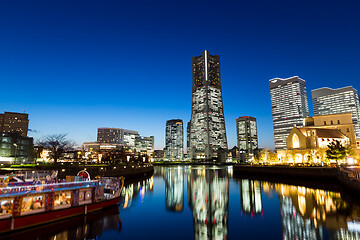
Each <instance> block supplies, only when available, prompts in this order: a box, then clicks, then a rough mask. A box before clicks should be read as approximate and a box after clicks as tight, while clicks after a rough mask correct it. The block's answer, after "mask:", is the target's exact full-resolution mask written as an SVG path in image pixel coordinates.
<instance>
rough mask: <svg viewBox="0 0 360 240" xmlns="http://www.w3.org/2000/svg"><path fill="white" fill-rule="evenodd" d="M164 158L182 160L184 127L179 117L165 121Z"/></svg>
mask: <svg viewBox="0 0 360 240" xmlns="http://www.w3.org/2000/svg"><path fill="white" fill-rule="evenodd" d="M165 132H166V133H165V159H167V160H182V158H183V154H184V128H183V121H182V120H181V119H172V120H168V121H166V130H165Z"/></svg>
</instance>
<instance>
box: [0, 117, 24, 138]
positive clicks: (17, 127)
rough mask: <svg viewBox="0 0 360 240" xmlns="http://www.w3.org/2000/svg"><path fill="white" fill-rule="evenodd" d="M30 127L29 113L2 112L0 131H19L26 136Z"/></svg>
mask: <svg viewBox="0 0 360 240" xmlns="http://www.w3.org/2000/svg"><path fill="white" fill-rule="evenodd" d="M28 127H29V115H28V114H27V113H15V112H5V113H3V114H0V132H3V133H18V134H19V135H21V136H24V137H26V136H27V133H28Z"/></svg>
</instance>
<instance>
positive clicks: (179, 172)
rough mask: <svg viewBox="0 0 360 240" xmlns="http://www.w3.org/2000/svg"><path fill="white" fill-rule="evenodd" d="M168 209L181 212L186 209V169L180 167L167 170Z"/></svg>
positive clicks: (166, 195) (166, 196) (166, 191)
mask: <svg viewBox="0 0 360 240" xmlns="http://www.w3.org/2000/svg"><path fill="white" fill-rule="evenodd" d="M165 198H166V209H168V210H170V211H176V212H181V211H182V210H183V209H184V169H183V168H180V167H175V168H167V169H166V170H165Z"/></svg>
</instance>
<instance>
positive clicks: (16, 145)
mask: <svg viewBox="0 0 360 240" xmlns="http://www.w3.org/2000/svg"><path fill="white" fill-rule="evenodd" d="M14 146H15V159H14V164H16V154H17V146H18V145H17V144H16V143H14Z"/></svg>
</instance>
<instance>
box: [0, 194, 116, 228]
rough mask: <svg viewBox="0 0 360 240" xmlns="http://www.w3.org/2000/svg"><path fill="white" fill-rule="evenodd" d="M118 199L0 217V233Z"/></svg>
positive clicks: (98, 206)
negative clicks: (4, 217)
mask: <svg viewBox="0 0 360 240" xmlns="http://www.w3.org/2000/svg"><path fill="white" fill-rule="evenodd" d="M119 200H120V197H116V198H113V199H109V200H105V201H101V202H97V203H91V204H85V205H80V206H77V207H70V208H65V209H58V210H52V211H48V212H41V213H35V214H29V215H25V216H18V217H15V218H6V219H0V233H4V232H9V231H16V230H19V229H24V228H28V227H32V226H36V225H41V224H46V223H50V222H54V221H59V220H62V219H65V218H71V217H74V216H78V215H82V214H87V213H88V212H94V211H99V210H101V209H104V208H109V207H111V206H115V205H117V204H118V203H119Z"/></svg>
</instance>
